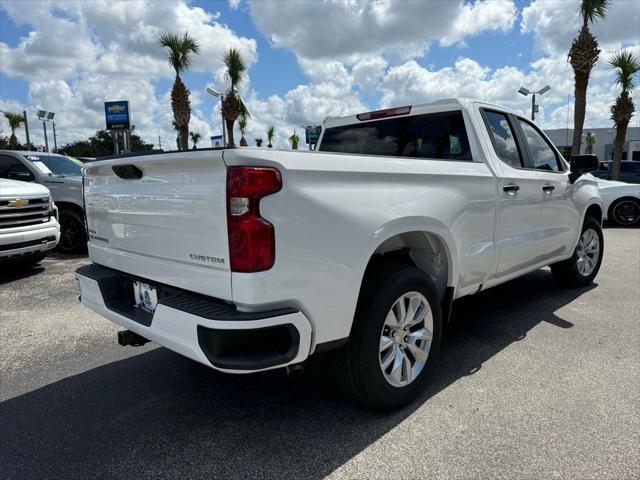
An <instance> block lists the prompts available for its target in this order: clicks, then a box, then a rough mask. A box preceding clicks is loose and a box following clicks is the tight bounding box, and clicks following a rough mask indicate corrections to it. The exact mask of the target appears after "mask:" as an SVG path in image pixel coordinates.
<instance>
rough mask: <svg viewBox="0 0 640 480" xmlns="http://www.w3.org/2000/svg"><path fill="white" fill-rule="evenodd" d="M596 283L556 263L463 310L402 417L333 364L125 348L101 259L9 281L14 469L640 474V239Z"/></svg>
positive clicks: (5, 448) (613, 253)
mask: <svg viewBox="0 0 640 480" xmlns="http://www.w3.org/2000/svg"><path fill="white" fill-rule="evenodd" d="M605 243H606V246H605V249H606V251H605V258H604V262H603V265H602V269H601V271H600V274H599V276H598V277H597V278H596V284H595V285H594V286H592V287H589V288H585V289H581V290H563V289H561V288H559V287H558V286H557V285H556V284H555V283H554V281H553V280H552V278H551V274H550V272H549V271H548V270H539V271H537V272H534V273H532V274H530V275H527V276H526V277H524V278H521V279H519V280H516V281H514V282H511V283H509V284H507V285H504V286H500V287H496V288H495V289H493V290H489V291H487V292H484V293H481V294H479V295H477V296H475V297H472V298H468V299H465V300H462V301H459V302H457V304H456V306H455V309H454V316H453V323H452V324H451V325H450V327H449V328H448V331H447V333H446V337H445V339H444V343H443V346H442V350H441V355H440V357H439V360H438V361H437V363H436V364H435V366H434V368H433V370H432V372H431V378H432V381H431V384H430V387H429V389H428V390H427V391H426V392H425V393H424V395H422V396H421V397H420V398H419V399H418V401H416V402H414V403H413V404H411V405H409V406H407V407H406V408H403V409H401V410H398V411H396V412H393V413H390V414H380V413H375V412H371V411H367V410H365V409H363V408H361V407H360V406H358V405H357V404H354V403H353V402H351V401H350V400H349V399H347V398H345V397H343V396H342V394H341V393H340V392H339V391H338V390H337V388H336V386H335V385H334V383H333V380H332V376H331V372H330V371H329V368H327V362H326V361H323V359H318V360H316V361H315V362H313V363H312V364H311V365H310V366H309V368H308V369H307V371H306V373H305V375H304V376H303V377H302V378H301V379H298V380H290V379H287V378H286V377H285V375H284V374H283V373H282V372H270V373H266V374H258V375H250V376H227V375H223V374H219V373H216V372H214V371H212V370H209V369H207V368H206V367H203V366H201V365H198V364H196V363H194V362H192V361H190V360H187V359H185V358H182V357H180V356H179V355H177V354H174V353H172V352H170V351H168V350H166V349H163V348H158V347H156V346H153V345H147V346H145V347H141V348H131V347H127V348H122V347H120V346H119V345H118V344H117V341H116V332H117V331H118V329H119V328H118V327H116V326H115V325H113V324H111V323H110V322H109V321H107V320H105V319H103V318H101V317H99V316H97V315H95V314H93V313H92V312H90V311H89V310H87V309H85V308H84V307H83V306H81V305H80V304H79V303H78V301H77V296H78V290H77V286H76V282H75V280H74V279H73V271H74V270H75V269H76V268H77V267H78V266H80V265H83V264H85V263H87V262H88V260H87V259H86V258H83V257H75V258H74V257H68V256H67V257H63V256H60V255H54V256H53V257H51V258H47V259H46V260H45V261H44V262H43V263H42V264H41V267H39V268H36V269H33V270H31V271H29V272H27V273H23V274H20V273H15V272H14V273H11V272H9V273H8V272H6V271H5V272H4V274H3V275H0V316H1V319H0V320H1V322H0V339H1V342H2V344H1V352H2V353H1V358H0V374H1V378H0V382H1V383H0V385H1V389H0V395H1V398H0V399H1V400H2V403H1V404H0V429H1V432H0V433H1V434H0V478H3V479H13V478H28V479H35V478H56V479H62V478H82V479H84V478H128V479H130V478H180V479H184V478H207V479H212V478H216V479H218V478H238V479H247V478H261V479H262V478H264V479H267V478H273V479H287V478H291V479H301V478H323V477H328V478H333V479H339V478H361V479H377V478H379V479H388V478H403V479H405V478H406V479H410V478H429V479H435V478H448V479H450V478H459V479H470V478H482V479H484V478H505V479H513V478H544V479H548V478H576V479H578V478H579V479H586V478H606V479H627V478H640V231H638V230H637V229H636V230H622V229H607V230H605Z"/></svg>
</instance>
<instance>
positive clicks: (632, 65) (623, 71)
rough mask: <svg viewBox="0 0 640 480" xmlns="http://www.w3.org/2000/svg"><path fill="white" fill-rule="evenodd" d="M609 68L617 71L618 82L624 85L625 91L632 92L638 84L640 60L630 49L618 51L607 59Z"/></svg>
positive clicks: (623, 89)
mask: <svg viewBox="0 0 640 480" xmlns="http://www.w3.org/2000/svg"><path fill="white" fill-rule="evenodd" d="M607 63H608V65H609V70H615V71H616V83H617V84H618V85H620V86H621V87H622V91H623V92H628V93H632V92H633V91H634V90H635V89H636V87H637V86H638V84H637V76H638V72H639V71H640V60H639V59H638V57H636V56H635V55H634V54H633V53H631V51H630V50H622V51H620V52H616V53H614V54H613V55H611V56H610V57H609V60H608V61H607Z"/></svg>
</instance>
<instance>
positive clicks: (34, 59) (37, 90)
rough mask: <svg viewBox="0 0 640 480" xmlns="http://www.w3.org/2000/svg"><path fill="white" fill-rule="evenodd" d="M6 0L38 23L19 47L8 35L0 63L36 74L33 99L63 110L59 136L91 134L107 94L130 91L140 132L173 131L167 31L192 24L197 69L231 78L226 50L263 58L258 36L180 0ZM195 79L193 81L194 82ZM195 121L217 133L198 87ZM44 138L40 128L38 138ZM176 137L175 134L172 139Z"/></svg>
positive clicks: (7, 6) (13, 71)
mask: <svg viewBox="0 0 640 480" xmlns="http://www.w3.org/2000/svg"><path fill="white" fill-rule="evenodd" d="M24 6H25V3H24V2H3V3H2V4H1V5H0V8H2V9H4V10H5V11H6V13H7V14H8V16H9V17H10V18H11V19H12V20H13V21H14V22H15V23H17V24H21V25H28V26H30V27H31V28H32V29H33V30H32V31H31V32H30V33H29V34H28V35H27V36H25V37H24V38H22V39H20V40H19V41H18V43H17V45H16V46H15V47H13V48H12V47H10V46H8V45H7V44H5V43H2V42H0V59H1V65H0V68H1V69H2V72H3V73H5V74H6V75H9V76H13V77H21V78H23V79H25V80H27V81H28V82H29V100H30V101H31V103H32V104H33V107H31V108H30V109H29V110H32V109H35V108H36V107H39V108H44V109H47V110H55V111H56V120H57V121H56V125H57V127H58V131H59V133H60V135H59V139H60V142H59V144H62V143H66V142H68V141H72V140H76V139H78V138H83V137H84V138H86V137H87V136H88V135H89V134H91V133H93V132H95V130H96V129H98V128H104V110H103V108H104V107H103V102H104V101H105V100H113V99H129V100H130V105H131V110H132V121H133V123H134V124H135V125H136V133H138V134H139V135H141V136H142V137H143V138H144V139H146V140H147V141H149V142H153V143H157V137H158V135H161V136H162V137H163V138H164V139H165V141H166V139H169V138H171V137H173V136H175V133H174V132H173V129H172V126H171V121H170V120H169V121H165V119H164V116H165V114H166V112H168V114H169V116H170V115H171V107H170V101H169V102H168V103H167V102H165V99H164V97H165V96H166V94H165V92H162V93H161V94H160V96H159V97H160V98H158V94H157V92H156V86H155V82H156V81H157V80H158V79H159V78H168V79H172V78H173V71H172V69H171V68H170V66H169V65H168V63H167V61H166V52H164V51H163V49H162V48H161V47H160V45H159V43H158V35H159V33H160V32H163V31H170V32H176V33H182V32H185V31H189V32H190V33H191V34H192V35H194V36H195V37H196V38H197V40H198V42H199V43H200V46H201V54H200V55H198V56H196V57H195V58H194V61H193V65H192V68H191V70H193V71H196V72H204V73H210V74H211V75H213V77H214V78H217V79H218V80H219V81H220V83H222V84H224V81H223V80H224V79H223V65H222V61H221V57H222V55H223V53H224V52H225V51H226V50H228V49H229V48H231V47H233V48H237V49H239V50H240V51H241V52H242V54H243V56H244V57H245V59H246V61H247V64H248V66H249V67H251V66H252V65H253V64H255V62H256V61H257V44H256V41H255V40H254V39H251V38H246V37H242V36H239V35H237V34H235V33H234V32H233V31H232V30H231V29H230V28H229V27H228V26H226V25H224V24H223V23H220V21H219V17H220V15H219V13H217V12H208V11H206V10H204V9H202V8H200V7H197V6H191V5H189V4H187V3H185V2H184V1H180V0H166V1H162V2H145V1H128V2H112V1H106V0H94V1H91V2H85V1H78V2H58V3H55V4H54V3H53V2H49V1H33V2H29V7H30V8H28V9H27V8H24ZM188 86H189V85H188ZM191 100H192V104H193V106H194V113H193V114H192V122H191V124H192V128H194V129H197V131H199V132H200V133H201V134H202V135H203V137H204V136H205V135H206V136H207V137H208V135H209V133H210V132H209V127H206V122H205V121H204V118H205V117H206V115H205V114H204V113H203V112H202V111H200V110H197V107H198V105H199V103H200V99H199V97H198V92H196V91H193V92H192V95H191ZM36 139H37V135H36V137H35V138H34V141H35V140H36ZM171 143H173V142H171Z"/></svg>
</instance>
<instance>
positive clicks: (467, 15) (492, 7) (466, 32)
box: [440, 0, 516, 46]
mask: <svg viewBox="0 0 640 480" xmlns="http://www.w3.org/2000/svg"><path fill="white" fill-rule="evenodd" d="M515 19H516V6H515V5H514V4H513V2H511V1H510V0H486V1H478V2H475V3H474V4H465V5H463V6H462V8H461V11H460V13H459V14H458V16H457V18H456V19H455V21H454V22H453V28H452V29H451V31H449V32H448V33H447V34H446V35H445V36H444V37H442V38H441V39H440V44H441V45H444V46H448V45H452V44H454V43H456V42H459V41H462V40H464V38H465V37H467V36H470V35H476V34H478V33H480V32H482V31H485V30H501V31H508V30H510V29H511V27H512V26H513V23H514V22H515Z"/></svg>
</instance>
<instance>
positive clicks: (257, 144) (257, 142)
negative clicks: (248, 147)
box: [256, 138, 263, 148]
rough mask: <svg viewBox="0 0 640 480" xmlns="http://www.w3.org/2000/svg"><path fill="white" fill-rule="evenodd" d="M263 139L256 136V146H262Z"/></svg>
mask: <svg viewBox="0 0 640 480" xmlns="http://www.w3.org/2000/svg"><path fill="white" fill-rule="evenodd" d="M262 142H263V140H262V139H261V138H256V147H258V148H260V147H261V146H262Z"/></svg>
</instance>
